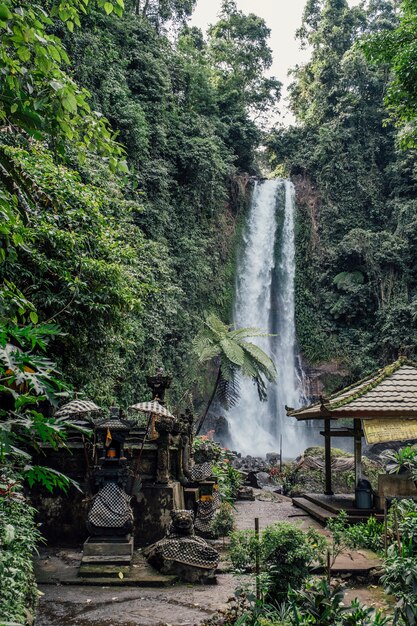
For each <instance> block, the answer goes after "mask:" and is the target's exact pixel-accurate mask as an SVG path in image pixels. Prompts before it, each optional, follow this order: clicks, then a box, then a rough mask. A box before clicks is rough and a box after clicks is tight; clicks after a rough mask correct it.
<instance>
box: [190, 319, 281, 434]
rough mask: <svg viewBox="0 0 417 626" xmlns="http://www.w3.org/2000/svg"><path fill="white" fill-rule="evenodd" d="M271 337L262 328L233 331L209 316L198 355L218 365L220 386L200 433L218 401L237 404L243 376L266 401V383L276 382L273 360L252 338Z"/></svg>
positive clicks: (201, 360)
mask: <svg viewBox="0 0 417 626" xmlns="http://www.w3.org/2000/svg"><path fill="white" fill-rule="evenodd" d="M265 336H268V335H266V334H265V333H263V332H262V331H260V330H259V329H258V328H238V329H232V328H231V327H230V326H228V325H227V324H224V322H222V321H221V320H220V319H219V318H218V317H217V316H216V315H215V314H214V313H211V314H209V315H207V316H206V318H205V320H204V325H203V328H202V329H201V330H200V332H199V333H198V335H197V336H196V338H195V339H194V344H193V345H194V352H195V353H196V355H197V357H198V361H199V363H207V362H210V361H211V362H213V361H214V362H215V364H216V367H217V376H216V382H215V384H214V388H213V391H212V393H211V396H210V399H209V401H208V403H207V406H206V409H205V411H204V413H203V415H202V416H201V418H200V420H199V421H198V422H197V425H196V432H197V433H198V432H199V431H200V429H201V427H202V425H203V423H204V421H205V419H206V416H207V413H208V411H209V409H210V406H211V404H212V402H213V400H214V399H215V398H217V399H218V400H219V401H220V403H221V404H222V405H223V406H224V407H225V408H229V407H231V406H234V405H236V404H237V402H238V400H239V381H240V377H241V376H245V377H247V378H250V379H251V380H252V381H253V382H254V383H255V384H256V387H257V390H258V394H259V399H260V400H266V397H267V393H266V383H267V382H274V381H275V380H276V376H277V371H276V368H275V365H274V362H273V361H272V359H271V358H270V357H269V356H268V355H267V354H266V353H265V352H264V351H263V350H262V349H261V348H260V347H259V346H257V345H256V344H254V343H252V342H250V341H247V339H248V338H249V337H265Z"/></svg>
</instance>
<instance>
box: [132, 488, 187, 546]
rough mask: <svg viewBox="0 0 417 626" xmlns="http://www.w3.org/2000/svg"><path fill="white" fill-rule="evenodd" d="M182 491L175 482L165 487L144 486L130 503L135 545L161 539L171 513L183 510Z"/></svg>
mask: <svg viewBox="0 0 417 626" xmlns="http://www.w3.org/2000/svg"><path fill="white" fill-rule="evenodd" d="M184 506H185V505H184V491H183V489H182V486H181V484H180V483H179V482H177V481H171V482H170V483H168V484H166V485H158V484H146V483H144V484H143V485H142V489H141V491H140V492H139V493H138V494H137V497H136V499H134V500H133V502H132V508H133V512H134V516H135V520H136V521H135V545H136V546H138V547H142V546H146V545H149V544H150V543H153V542H154V541H155V540H156V539H161V538H162V537H163V536H164V535H165V532H166V529H167V528H168V526H169V524H170V521H171V517H170V515H171V511H172V510H174V509H183V508H184Z"/></svg>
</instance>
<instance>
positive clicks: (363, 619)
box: [289, 579, 388, 626]
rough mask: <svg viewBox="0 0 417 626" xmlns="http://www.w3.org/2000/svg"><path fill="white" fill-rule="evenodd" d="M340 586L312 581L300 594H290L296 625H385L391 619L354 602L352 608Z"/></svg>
mask: <svg viewBox="0 0 417 626" xmlns="http://www.w3.org/2000/svg"><path fill="white" fill-rule="evenodd" d="M342 600H343V592H342V591H341V589H340V587H338V586H336V587H331V586H330V585H329V584H328V582H327V581H326V580H325V579H316V580H311V581H308V582H307V583H306V585H305V586H304V588H303V589H302V590H301V591H291V592H290V594H289V603H290V609H291V612H292V615H293V620H292V621H291V623H292V624H294V626H295V625H296V626H307V625H309V626H310V625H312V624H317V626H385V624H388V618H385V617H383V616H382V614H381V612H380V611H375V610H374V609H371V608H369V607H367V606H363V605H361V604H360V603H359V602H358V601H357V600H353V602H352V603H351V605H350V606H349V607H344V606H343V605H342V604H341V602H342Z"/></svg>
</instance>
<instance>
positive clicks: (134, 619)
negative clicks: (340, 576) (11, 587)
mask: <svg viewBox="0 0 417 626" xmlns="http://www.w3.org/2000/svg"><path fill="white" fill-rule="evenodd" d="M257 498H260V499H256V500H255V501H254V502H238V503H237V504H236V509H237V512H236V521H237V527H238V529H245V528H253V527H254V519H255V517H258V518H259V523H260V528H261V529H263V528H265V527H266V526H268V525H269V524H273V523H274V522H277V521H284V520H286V521H289V522H291V523H297V524H300V526H301V527H302V528H307V527H309V526H311V527H314V528H321V526H320V525H319V524H318V523H317V522H315V521H314V520H313V519H312V518H310V517H309V516H308V515H304V514H303V513H302V512H301V511H300V510H299V509H296V508H295V507H293V506H292V504H291V500H290V499H289V498H285V497H284V496H280V495H277V494H271V493H268V492H264V491H262V492H261V491H258V492H257ZM360 552H362V554H360V553H351V554H348V555H342V557H339V559H342V561H343V560H344V559H346V562H345V564H346V565H350V566H352V563H353V562H356V563H357V564H358V565H360V566H361V567H362V568H363V567H364V564H365V565H366V566H367V567H368V568H371V567H374V566H376V564H375V563H371V564H370V562H369V556H367V555H366V553H364V552H363V551H360ZM43 556H44V558H45V555H43ZM79 558H80V553H78V554H77V553H75V554H74V551H72V552H71V551H63V550H62V551H60V552H58V554H56V553H55V555H54V556H52V555H51V556H49V558H48V559H47V561H46V562H45V566H44V567H42V562H40V565H41V569H42V570H43V575H42V579H43V580H46V579H47V578H45V576H47V571H48V567H49V569H51V568H52V569H53V568H55V570H56V568H57V567H61V568H62V573H65V574H66V575H69V569H71V568H72V569H74V567H75V565H76V563H77V560H78V559H79ZM48 562H50V565H49V566H48V565H47V563H48ZM59 562H60V563H61V565H59ZM336 565H338V562H336ZM340 565H343V563H340ZM342 569H343V568H342ZM50 580H51V581H52V580H54V578H53V577H50ZM217 580H218V582H217V585H209V586H207V585H198V586H195V585H194V586H193V585H185V584H176V585H173V586H170V587H164V588H152V587H123V588H118V587H91V586H81V585H74V584H72V585H70V586H68V585H56V584H41V585H40V586H39V588H40V591H41V592H42V593H43V594H44V595H43V596H42V597H41V600H40V604H39V611H38V617H37V620H36V626H168V625H171V626H186V625H187V626H188V625H189V626H193V625H195V624H198V623H200V622H201V621H202V620H204V619H207V618H208V617H210V616H211V615H212V614H213V613H214V612H215V611H216V610H217V609H218V608H220V607H221V606H223V605H225V604H226V602H227V600H228V598H230V597H231V596H233V592H234V589H235V587H236V584H237V581H236V579H235V578H234V577H233V576H232V575H231V574H229V573H226V572H225V573H220V574H219V575H218V577H217Z"/></svg>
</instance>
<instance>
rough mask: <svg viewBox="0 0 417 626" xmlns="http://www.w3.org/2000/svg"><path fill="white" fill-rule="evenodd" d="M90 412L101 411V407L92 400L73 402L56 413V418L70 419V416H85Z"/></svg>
mask: <svg viewBox="0 0 417 626" xmlns="http://www.w3.org/2000/svg"><path fill="white" fill-rule="evenodd" d="M90 411H101V409H100V407H99V406H97V404H94V402H91V400H72V401H71V402H68V403H67V404H64V405H63V406H61V408H59V409H58V411H57V412H56V413H55V417H58V418H61V417H69V416H70V415H83V414H84V413H89V412H90Z"/></svg>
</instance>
